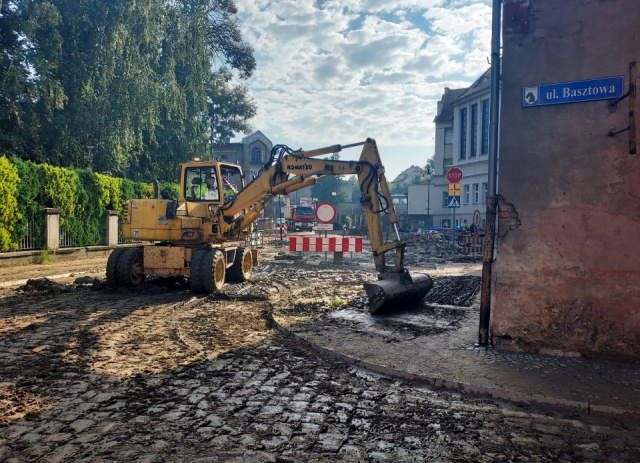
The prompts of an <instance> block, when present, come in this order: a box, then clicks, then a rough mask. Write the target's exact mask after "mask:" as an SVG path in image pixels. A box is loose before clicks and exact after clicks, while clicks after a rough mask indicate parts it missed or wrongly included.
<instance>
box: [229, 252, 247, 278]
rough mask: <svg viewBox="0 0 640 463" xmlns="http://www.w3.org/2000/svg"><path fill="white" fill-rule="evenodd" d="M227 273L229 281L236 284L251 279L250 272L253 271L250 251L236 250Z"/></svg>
mask: <svg viewBox="0 0 640 463" xmlns="http://www.w3.org/2000/svg"><path fill="white" fill-rule="evenodd" d="M230 270H231V271H230V272H229V279H230V280H231V281H235V282H238V283H242V282H243V281H247V280H248V279H249V278H251V272H252V270H253V258H252V256H251V249H249V248H244V247H241V248H238V249H237V251H236V258H235V259H234V261H233V265H232V266H231V269H230Z"/></svg>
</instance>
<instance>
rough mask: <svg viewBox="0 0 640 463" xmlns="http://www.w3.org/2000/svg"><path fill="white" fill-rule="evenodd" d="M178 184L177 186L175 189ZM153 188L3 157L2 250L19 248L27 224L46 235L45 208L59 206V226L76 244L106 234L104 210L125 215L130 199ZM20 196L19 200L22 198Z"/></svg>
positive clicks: (0, 166) (0, 187)
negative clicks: (126, 203) (125, 208)
mask: <svg viewBox="0 0 640 463" xmlns="http://www.w3.org/2000/svg"><path fill="white" fill-rule="evenodd" d="M176 188H177V187H176ZM152 196H153V186H152V185H150V184H146V183H138V182H132V181H131V180H126V179H119V178H112V177H107V176H106V175H101V174H97V173H95V172H92V171H90V170H87V169H78V170H73V169H65V168H62V167H53V166H50V165H48V164H42V165H38V164H34V163H33V162H31V161H22V160H20V159H17V158H11V160H8V159H7V158H6V157H2V158H0V204H2V205H3V207H2V208H1V210H0V250H1V251H8V250H12V249H15V248H16V247H17V243H18V242H19V241H20V240H21V239H22V238H24V237H25V236H26V234H27V222H29V223H31V224H32V225H33V227H34V231H35V233H36V234H37V236H40V237H43V236H44V209H45V207H52V208H56V209H60V225H61V226H63V227H65V228H66V229H67V230H68V231H69V233H70V235H71V239H72V240H73V242H74V243H75V245H77V246H85V245H87V244H92V243H94V242H95V238H96V236H100V235H103V234H104V227H105V221H104V213H105V210H107V209H111V210H116V211H118V212H120V213H122V211H123V209H124V203H125V201H126V200H127V199H133V198H151V197H152ZM16 198H20V201H19V202H18V201H17V199H16Z"/></svg>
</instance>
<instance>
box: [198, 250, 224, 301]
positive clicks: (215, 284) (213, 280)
mask: <svg viewBox="0 0 640 463" xmlns="http://www.w3.org/2000/svg"><path fill="white" fill-rule="evenodd" d="M202 267H203V268H204V271H203V272H202V277H203V278H202V282H203V285H204V290H205V291H206V292H207V293H214V292H217V291H221V290H222V287H223V286H224V277H225V273H226V270H227V264H226V263H225V261H224V255H223V254H222V252H220V251H218V250H216V249H212V250H211V251H209V252H207V255H206V256H205V257H204V260H203V262H202Z"/></svg>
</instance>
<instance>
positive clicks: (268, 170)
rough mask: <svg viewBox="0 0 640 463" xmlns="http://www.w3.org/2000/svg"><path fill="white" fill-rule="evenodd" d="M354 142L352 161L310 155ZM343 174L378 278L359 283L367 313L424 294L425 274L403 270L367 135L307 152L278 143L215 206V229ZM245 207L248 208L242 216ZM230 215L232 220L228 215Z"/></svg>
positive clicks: (228, 229)
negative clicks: (356, 154) (356, 190)
mask: <svg viewBox="0 0 640 463" xmlns="http://www.w3.org/2000/svg"><path fill="white" fill-rule="evenodd" d="M356 146H362V152H361V154H360V158H359V159H358V160H357V161H341V160H330V159H315V158H317V157H318V156H324V155H328V154H333V153H339V152H341V151H342V150H343V149H346V148H352V147H356ZM278 150H279V151H278ZM349 174H355V175H357V177H358V184H359V187H360V204H361V205H362V207H363V210H364V215H365V220H366V224H367V232H368V235H369V240H370V242H371V248H372V252H373V259H374V263H375V267H376V271H377V272H378V278H379V281H378V282H375V283H365V284H364V288H365V291H366V292H367V295H368V296H369V302H370V304H369V305H370V310H371V312H376V311H378V310H380V309H382V308H383V307H389V306H391V305H393V303H394V302H395V303H397V302H400V301H404V300H407V299H420V298H422V297H424V295H425V294H426V293H427V292H428V291H429V290H430V289H431V287H432V285H433V283H432V281H431V279H430V278H429V277H428V276H427V275H421V274H419V275H415V276H414V277H412V276H411V275H410V274H409V272H408V271H407V270H406V269H405V268H404V249H405V243H403V242H402V241H401V239H400V234H399V233H398V228H397V223H398V216H397V214H396V212H395V209H394V207H393V201H392V200H391V194H390V192H389V187H388V184H387V180H386V178H385V173H384V167H383V165H382V162H381V160H380V154H379V152H378V147H377V145H376V142H375V140H373V139H371V138H368V139H367V140H365V141H363V142H360V143H354V144H351V145H344V146H343V145H333V146H329V147H326V148H320V149H316V150H310V151H292V150H290V149H289V148H286V147H282V146H281V145H279V146H276V147H274V152H272V157H271V159H270V161H269V163H268V164H267V165H265V167H264V168H263V171H262V172H261V174H259V175H258V176H257V177H256V178H255V179H254V180H253V181H252V182H251V183H250V184H249V185H247V186H246V187H245V188H244V189H243V190H242V191H240V192H239V193H238V194H237V195H236V196H235V198H234V200H233V201H231V202H229V203H227V204H225V205H224V206H222V207H220V209H219V210H218V214H219V217H218V222H219V223H220V224H221V233H224V234H233V233H237V231H238V229H244V228H246V227H247V226H249V225H250V224H251V223H253V222H254V221H255V220H256V219H257V218H258V217H259V216H260V213H261V212H262V210H263V209H264V208H265V206H266V203H267V201H268V200H269V199H271V198H272V197H273V196H275V195H280V194H284V195H287V194H290V193H291V192H293V191H296V190H299V189H300V188H304V187H306V186H309V185H312V184H314V183H315V182H316V181H318V179H320V178H322V177H326V176H327V175H349ZM249 208H250V209H249ZM245 210H248V212H246V213H244V214H243V211H245ZM383 213H384V214H387V215H388V219H389V224H390V226H393V228H394V231H395V238H396V239H395V240H394V241H390V242H385V241H384V237H383V231H382V214H383ZM234 217H236V218H235V219H233V218H234ZM389 251H395V259H394V263H393V265H391V266H389V265H387V263H386V262H385V254H386V253H387V252H389Z"/></svg>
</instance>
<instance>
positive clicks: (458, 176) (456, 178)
mask: <svg viewBox="0 0 640 463" xmlns="http://www.w3.org/2000/svg"><path fill="white" fill-rule="evenodd" d="M447 180H448V181H449V183H460V180H462V171H461V170H460V169H458V168H457V167H452V168H451V169H449V170H448V171H447Z"/></svg>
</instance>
